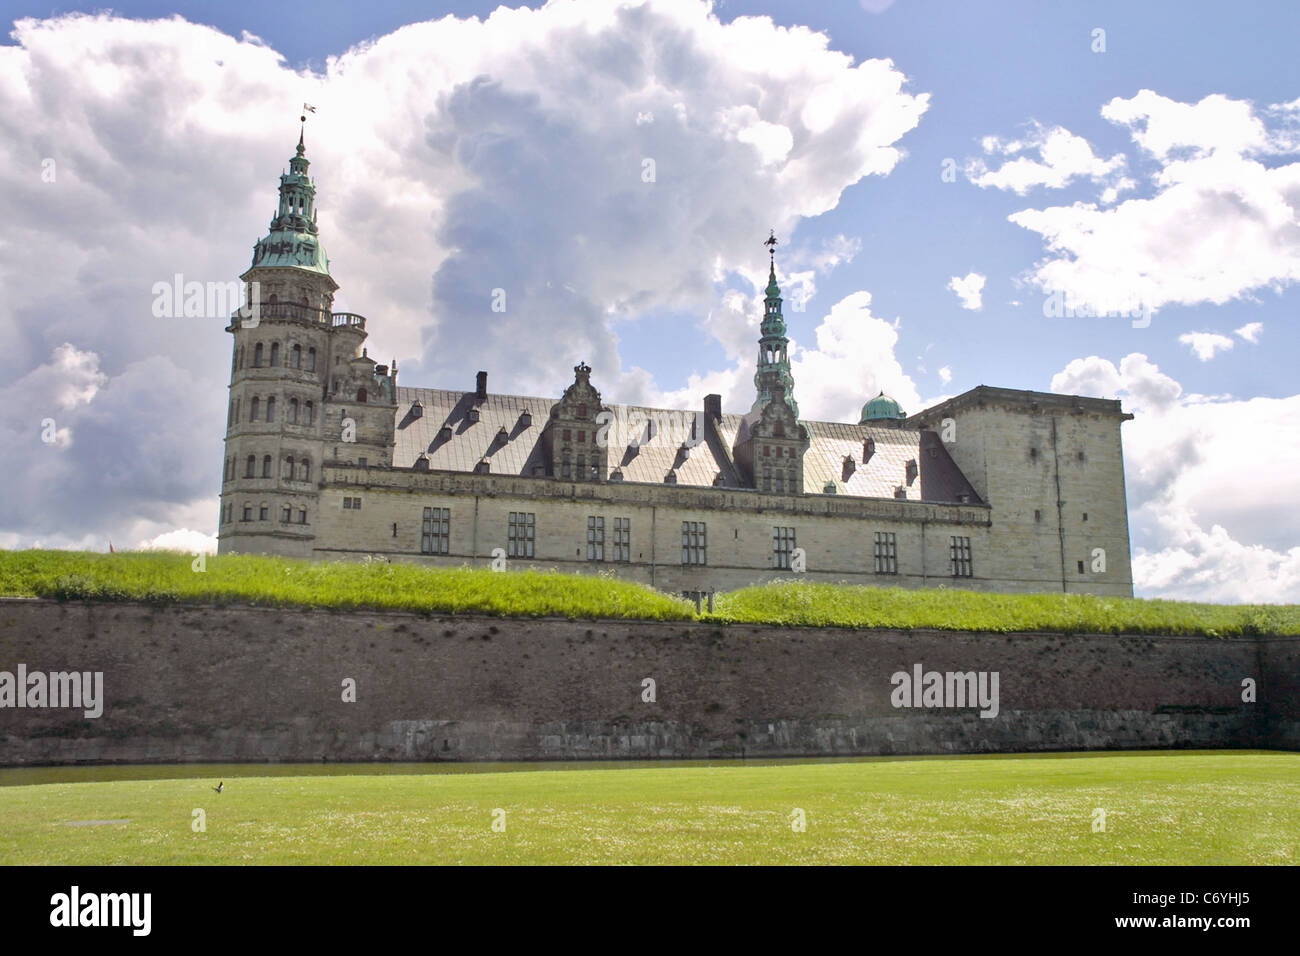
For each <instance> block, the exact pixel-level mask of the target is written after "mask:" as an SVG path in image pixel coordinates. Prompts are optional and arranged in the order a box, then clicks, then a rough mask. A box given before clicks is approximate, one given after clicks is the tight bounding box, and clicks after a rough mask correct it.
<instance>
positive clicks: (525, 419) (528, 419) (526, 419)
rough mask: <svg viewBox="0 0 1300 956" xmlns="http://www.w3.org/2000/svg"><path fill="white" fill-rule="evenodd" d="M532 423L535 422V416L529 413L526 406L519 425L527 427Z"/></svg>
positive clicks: (520, 416)
mask: <svg viewBox="0 0 1300 956" xmlns="http://www.w3.org/2000/svg"><path fill="white" fill-rule="evenodd" d="M532 423H533V416H532V415H531V414H530V413H529V411H528V409H526V408H525V409H524V410H523V412H522V413H521V414H520V415H519V426H520V427H521V428H527V427H528V426H529V425H531V424H532Z"/></svg>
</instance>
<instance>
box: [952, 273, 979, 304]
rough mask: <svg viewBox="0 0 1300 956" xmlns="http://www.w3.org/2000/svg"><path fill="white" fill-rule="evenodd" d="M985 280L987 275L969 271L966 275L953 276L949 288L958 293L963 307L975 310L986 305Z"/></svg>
mask: <svg viewBox="0 0 1300 956" xmlns="http://www.w3.org/2000/svg"><path fill="white" fill-rule="evenodd" d="M985 280H986V277H985V276H982V275H980V274H979V273H978V272H968V273H967V274H966V275H965V276H953V277H952V279H950V280H949V282H948V288H949V289H951V290H952V291H953V292H955V293H956V294H957V298H958V299H960V300H961V307H962V308H963V309H971V310H972V311H974V310H977V309H982V308H983V307H984V298H983V296H984V282H985Z"/></svg>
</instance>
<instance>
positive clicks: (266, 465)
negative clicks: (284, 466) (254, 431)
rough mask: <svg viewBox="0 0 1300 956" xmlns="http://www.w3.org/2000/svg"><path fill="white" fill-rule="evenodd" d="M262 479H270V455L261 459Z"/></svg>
mask: <svg viewBox="0 0 1300 956" xmlns="http://www.w3.org/2000/svg"><path fill="white" fill-rule="evenodd" d="M262 477H263V478H270V477H271V456H270V455H267V456H266V457H265V458H263V459H262Z"/></svg>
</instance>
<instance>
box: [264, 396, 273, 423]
mask: <svg viewBox="0 0 1300 956" xmlns="http://www.w3.org/2000/svg"><path fill="white" fill-rule="evenodd" d="M266 420H267V421H268V422H273V421H275V396H274V395H272V396H271V397H270V398H268V399H267V400H266Z"/></svg>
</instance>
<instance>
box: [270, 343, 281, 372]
mask: <svg viewBox="0 0 1300 956" xmlns="http://www.w3.org/2000/svg"><path fill="white" fill-rule="evenodd" d="M279 364H280V343H279V342H272V343H271V365H272V367H274V366H277V365H279Z"/></svg>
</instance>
